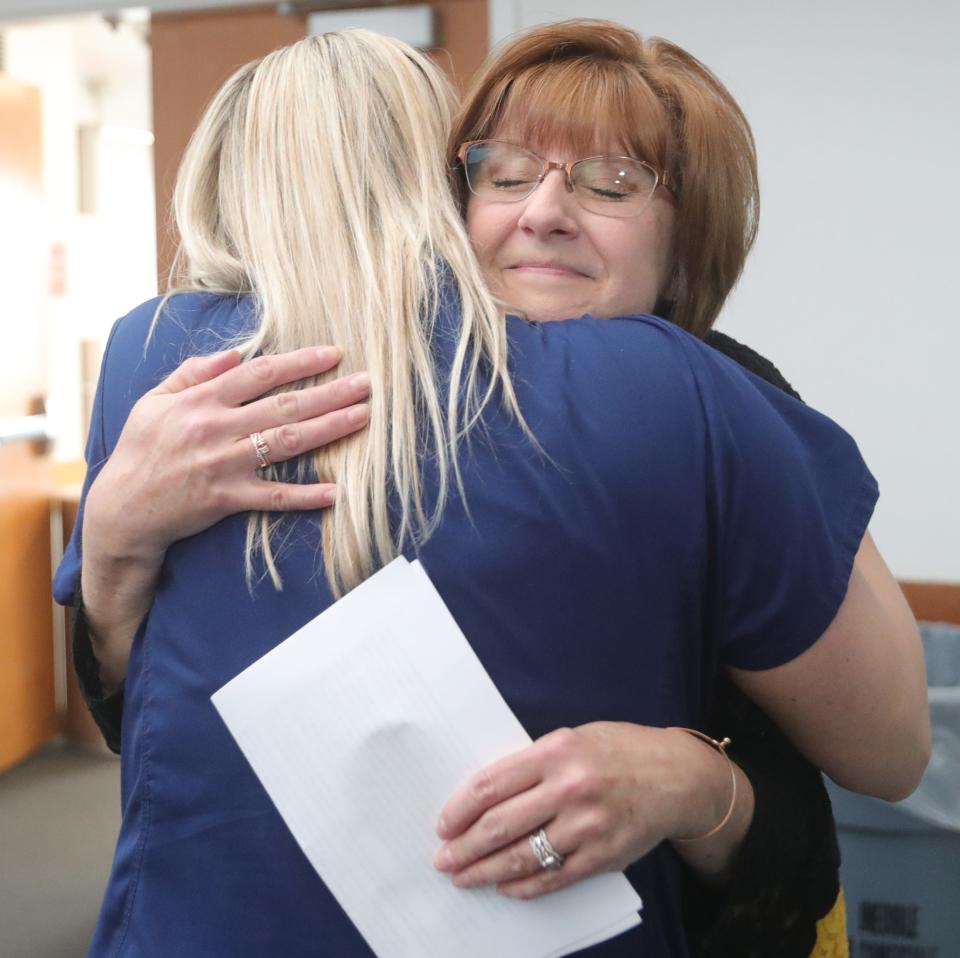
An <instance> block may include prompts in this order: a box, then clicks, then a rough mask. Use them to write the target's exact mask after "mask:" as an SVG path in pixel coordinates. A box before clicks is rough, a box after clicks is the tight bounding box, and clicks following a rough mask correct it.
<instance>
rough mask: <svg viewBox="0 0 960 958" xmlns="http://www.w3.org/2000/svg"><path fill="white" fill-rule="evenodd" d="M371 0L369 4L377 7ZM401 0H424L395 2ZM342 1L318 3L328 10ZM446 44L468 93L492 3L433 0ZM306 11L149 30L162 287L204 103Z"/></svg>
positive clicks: (218, 17) (224, 13)
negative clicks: (184, 167)
mask: <svg viewBox="0 0 960 958" xmlns="http://www.w3.org/2000/svg"><path fill="white" fill-rule="evenodd" d="M378 2H381V0H371V2H369V3H366V4H363V5H364V6H376V5H377V3H378ZM396 2H397V4H398V5H399V4H407V3H422V2H423V0H396ZM357 5H358V4H357V3H355V2H354V3H350V2H349V0H345V2H343V3H342V4H335V3H324V4H318V7H322V9H324V10H330V9H335V8H337V7H338V6H339V7H342V8H348V7H350V6H357ZM430 5H431V6H432V7H433V9H434V13H435V15H436V22H437V27H438V32H439V37H440V44H441V46H440V48H438V49H436V50H432V51H430V54H431V56H432V57H433V58H434V60H435V62H436V63H437V64H438V65H439V66H440V67H442V68H443V70H444V71H446V73H447V75H448V76H449V77H450V78H451V80H453V82H454V83H455V84H456V85H457V87H458V88H459V89H460V90H461V92H462V90H463V88H464V86H465V85H466V83H467V82H468V81H469V79H470V77H471V76H472V75H473V73H474V72H475V71H476V70H477V68H478V67H479V66H480V64H481V63H482V62H483V60H484V58H485V57H486V55H487V47H488V44H487V36H488V27H487V0H432V2H431V3H430ZM306 32H307V23H306V15H305V14H291V15H285V14H281V13H278V12H277V7H276V5H273V6H269V7H268V6H264V7H245V8H242V9H237V8H234V9H226V10H220V9H212V10H204V11H200V12H191V13H166V14H154V16H153V18H152V20H151V27H150V47H151V52H152V57H153V124H154V136H155V142H154V163H155V182H156V191H157V276H158V282H159V287H160V289H166V288H167V275H168V273H169V270H170V263H171V262H172V260H173V253H174V250H175V234H174V230H173V228H172V226H171V223H170V198H171V194H172V192H173V185H174V182H175V180H176V175H177V167H178V166H179V165H180V158H181V156H182V155H183V150H184V148H185V147H186V145H187V141H188V140H189V138H190V134H191V133H192V132H193V129H194V127H195V126H196V125H197V121H198V120H199V119H200V116H201V114H202V113H203V109H204V107H205V106H206V105H207V103H208V102H209V101H210V98H211V97H212V96H213V94H214V93H215V92H216V90H217V88H218V87H219V86H220V85H221V84H222V83H223V82H224V81H225V80H226V79H227V77H229V76H230V74H231V73H232V72H233V71H234V70H235V69H237V67H239V66H242V65H243V64H244V63H247V62H248V61H250V60H253V59H256V58H257V57H261V56H264V55H265V54H267V53H269V52H270V51H271V50H274V49H276V48H277V47H279V46H283V45H284V44H287V43H294V42H295V41H296V40H299V39H300V38H301V37H304V36H306Z"/></svg>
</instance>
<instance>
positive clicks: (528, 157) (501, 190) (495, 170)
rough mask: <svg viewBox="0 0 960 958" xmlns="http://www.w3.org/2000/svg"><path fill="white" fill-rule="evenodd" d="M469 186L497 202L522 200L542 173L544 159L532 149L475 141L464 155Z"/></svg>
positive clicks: (488, 141) (480, 194)
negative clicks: (541, 159)
mask: <svg viewBox="0 0 960 958" xmlns="http://www.w3.org/2000/svg"><path fill="white" fill-rule="evenodd" d="M463 167H464V170H465V172H466V175H467V186H469V187H470V191H471V192H472V193H474V194H476V195H477V196H479V197H481V199H485V200H493V201H495V202H497V201H499V202H501V203H502V202H510V201H512V200H522V199H523V198H524V197H525V196H528V195H529V194H530V193H532V192H533V190H534V188H535V187H536V185H537V184H538V183H539V182H540V179H541V177H542V176H543V163H542V162H541V161H540V159H539V158H538V157H536V156H534V155H533V154H532V153H528V152H527V151H526V150H523V149H521V148H520V147H519V146H511V145H510V144H509V143H497V142H496V141H494V140H484V141H482V142H480V143H474V144H473V145H472V146H471V147H470V149H468V150H467V152H466V155H465V156H464V158H463Z"/></svg>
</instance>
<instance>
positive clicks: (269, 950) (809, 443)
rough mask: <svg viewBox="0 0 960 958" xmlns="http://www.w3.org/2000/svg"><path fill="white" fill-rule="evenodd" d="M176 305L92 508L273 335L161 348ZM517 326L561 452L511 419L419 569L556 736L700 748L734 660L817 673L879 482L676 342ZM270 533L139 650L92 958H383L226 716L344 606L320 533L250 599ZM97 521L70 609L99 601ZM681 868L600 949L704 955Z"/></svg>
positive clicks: (808, 425) (530, 416) (210, 321)
mask: <svg viewBox="0 0 960 958" xmlns="http://www.w3.org/2000/svg"><path fill="white" fill-rule="evenodd" d="M156 305H157V303H156V301H152V302H150V303H146V304H144V305H142V306H140V307H139V308H137V309H136V310H134V311H133V312H132V313H130V314H129V315H128V316H126V317H125V318H124V319H122V320H120V321H119V322H118V323H117V324H116V326H115V327H114V330H113V332H112V333H111V337H110V341H109V343H108V346H107V350H106V354H105V356H104V362H103V369H102V372H101V378H100V383H99V386H98V391H97V397H96V405H95V408H94V413H93V420H92V422H91V427H90V438H89V443H88V449H87V460H88V466H89V470H88V476H87V485H86V487H85V488H89V484H90V482H92V481H93V479H94V478H95V477H96V475H97V473H98V471H99V468H100V467H101V466H102V464H103V462H104V461H105V459H106V458H107V457H108V456H109V454H110V451H111V449H112V448H113V447H114V445H115V444H116V441H117V438H118V436H119V434H120V431H121V429H122V428H123V424H124V422H125V420H126V417H127V415H128V413H129V411H130V409H131V407H132V405H133V403H134V402H135V401H136V400H137V399H138V398H139V397H140V396H141V395H142V394H143V393H144V392H145V391H147V390H148V389H150V388H152V387H153V386H154V385H156V384H157V383H158V382H160V381H161V380H162V379H163V378H164V377H165V376H166V375H168V374H169V373H170V372H171V371H172V370H173V369H174V368H175V367H176V365H178V364H179V362H181V361H182V360H183V359H184V358H185V357H186V356H187V355H190V354H193V353H198V352H208V351H211V350H214V349H218V348H221V346H222V344H223V341H224V338H225V337H230V336H233V335H235V334H237V333H239V332H241V331H242V330H244V329H246V328H249V325H250V323H251V322H252V315H251V314H252V309H251V307H250V304H249V303H248V302H247V301H245V300H243V299H239V300H238V299H236V298H229V297H219V296H215V295H212V294H202V293H191V294H182V295H179V296H177V297H175V298H174V299H173V300H172V301H171V302H170V303H169V304H168V305H167V307H166V309H165V312H164V314H163V315H162V316H161V319H160V321H159V324H158V327H157V330H156V333H155V335H154V336H153V338H152V339H151V340H150V342H149V344H148V345H147V348H146V351H145V350H144V344H145V341H146V338H147V337H146V334H147V330H148V328H149V325H150V320H151V319H152V316H153V313H154V310H155V308H156ZM457 322H458V317H457V313H456V310H454V309H447V310H446V311H445V312H444V314H443V315H442V316H441V318H440V322H439V323H438V328H439V335H438V337H437V350H438V355H439V366H440V371H441V375H442V373H443V370H444V367H445V364H447V363H448V362H449V360H450V342H451V341H452V337H451V335H450V333H451V332H453V331H455V329H456V324H457ZM507 322H508V327H509V339H510V365H511V372H512V376H513V381H514V384H515V387H516V389H517V393H518V398H519V401H520V405H521V408H522V409H523V412H524V415H525V416H526V418H527V421H528V423H529V424H530V426H531V427H532V428H533V431H534V433H535V434H536V436H537V439H538V440H539V442H540V444H541V446H542V449H543V451H542V452H541V451H539V450H537V449H536V448H535V447H534V446H533V445H532V444H531V443H530V442H529V441H527V439H526V438H525V437H524V435H523V433H522V432H521V430H520V428H519V427H518V425H517V424H516V423H515V422H513V421H511V420H509V419H508V418H507V417H506V416H505V415H503V414H502V413H501V412H500V410H499V407H498V406H497V405H496V404H493V405H491V407H490V408H489V409H488V411H487V414H486V416H485V423H484V425H485V427H486V428H485V430H483V431H478V432H477V433H476V434H475V436H474V439H473V441H472V442H471V443H470V444H469V445H468V446H466V447H464V449H463V452H462V454H461V465H462V468H463V475H464V482H465V487H466V505H467V507H468V508H469V514H468V512H467V509H466V508H464V504H463V503H462V502H461V501H460V499H459V497H458V496H457V495H454V496H453V497H452V498H451V500H450V502H449V503H448V506H447V508H446V509H445V512H444V515H443V520H442V522H441V524H440V526H439V527H438V529H437V530H436V532H435V533H434V534H433V536H432V537H431V538H430V539H429V540H428V541H427V542H426V543H425V544H424V545H422V546H421V548H420V549H419V551H418V553H417V555H418V556H419V558H420V560H421V561H422V562H423V565H424V567H425V568H426V570H427V572H428V574H429V575H430V577H431V579H432V580H433V582H434V584H435V585H436V587H437V589H438V590H439V592H440V594H441V595H442V596H443V598H444V600H445V602H446V603H447V605H448V607H449V608H450V610H451V612H452V613H453V616H454V618H455V619H456V620H457V622H458V624H459V625H460V627H461V628H462V630H463V632H464V633H465V635H466V636H467V638H468V640H469V641H470V642H471V644H472V645H473V648H474V649H475V651H476V653H477V655H478V656H479V658H480V660H481V661H482V662H483V664H484V666H485V667H486V669H487V670H488V672H489V673H490V675H491V677H492V678H493V681H494V682H495V683H496V685H497V687H498V688H499V690H500V691H501V693H502V694H503V696H504V698H505V699H506V701H507V702H508V703H509V705H510V707H511V708H512V709H513V711H514V712H515V714H516V715H517V717H518V718H519V720H520V721H521V723H522V724H523V725H524V727H525V728H526V730H527V731H528V733H529V734H530V735H531V736H532V737H533V738H537V737H539V736H541V735H543V734H545V733H546V732H549V731H551V730H553V729H556V728H559V727H563V726H577V725H581V724H583V723H586V722H591V721H598V720H607V721H625V722H635V723H639V724H644V725H653V726H668V725H685V726H693V727H696V726H698V725H700V724H701V722H702V720H703V718H704V716H705V712H706V708H707V706H708V704H709V699H710V694H711V691H712V689H713V687H714V684H715V680H716V676H717V671H718V669H720V668H721V667H722V666H723V665H734V666H737V667H740V668H746V669H766V668H770V667H773V666H776V665H779V664H782V663H784V662H787V661H790V660H791V659H793V658H795V657H796V656H797V655H799V654H800V653H801V652H803V651H804V650H805V649H807V648H808V647H809V646H810V645H811V644H813V643H814V642H815V641H816V640H817V638H819V636H820V635H821V634H822V633H823V631H824V630H825V629H826V627H827V626H828V625H829V623H830V622H831V621H832V619H833V617H834V615H835V613H836V611H837V609H838V607H839V605H840V603H841V601H842V599H843V596H844V594H845V592H846V587H847V582H848V579H849V575H850V570H851V566H852V562H853V558H854V555H855V553H856V551H857V548H858V546H859V543H860V540H861V538H862V536H863V533H864V531H865V529H866V526H867V522H868V520H869V517H870V514H871V512H872V509H873V506H874V503H875V501H876V496H877V489H876V484H875V482H874V480H873V478H872V476H871V475H870V473H869V472H868V471H867V469H866V467H865V466H864V464H863V461H862V459H861V457H860V455H859V453H858V451H857V448H856V445H855V444H854V442H853V440H852V439H851V438H850V437H849V436H848V435H847V434H846V433H845V432H843V430H841V429H840V428H839V427H838V426H836V425H835V424H834V423H833V422H831V421H830V420H829V419H827V418H825V417H824V416H822V415H820V414H818V413H817V412H815V411H813V410H811V409H809V408H808V407H806V406H804V405H802V404H801V403H799V402H797V401H796V400H794V399H792V398H790V397H789V396H786V395H784V394H783V393H781V392H780V391H779V390H777V389H775V388H774V387H771V386H769V385H768V384H766V383H765V382H763V381H762V380H760V379H758V378H756V377H754V376H751V375H750V374H749V373H746V372H744V371H743V370H742V369H741V368H740V367H738V366H737V365H736V364H735V363H733V362H732V361H730V360H728V359H726V358H725V357H723V356H721V355H719V354H717V353H716V352H714V351H713V350H711V349H709V348H708V347H706V346H704V345H703V344H702V343H700V342H699V341H698V340H696V339H694V338H693V337H691V336H689V335H687V334H686V333H684V332H683V331H681V330H680V329H678V328H677V327H675V326H673V325H671V324H669V323H667V322H664V321H662V320H659V319H655V318H653V317H649V316H640V317H632V318H626V319H616V320H594V319H591V318H589V317H584V318H582V319H579V320H571V321H567V322H558V323H547V324H542V325H532V324H528V323H526V322H524V321H523V320H521V319H518V318H516V317H510V318H508V320H507ZM445 334H446V335H445ZM544 453H545V454H546V455H545V454H544ZM251 457H252V452H251ZM251 465H252V463H251ZM428 481H429V475H428ZM431 494H432V493H430V492H429V491H428V498H429V496H430V495H431ZM81 508H82V504H81ZM246 521H247V520H246V516H234V517H231V518H228V519H225V520H224V521H222V522H220V523H218V524H217V525H215V526H214V527H213V528H211V529H209V530H207V531H206V532H204V533H202V534H200V535H197V536H194V537H192V538H190V539H187V540H184V541H182V542H179V543H177V544H176V545H174V546H173V547H171V549H170V550H169V552H168V554H167V557H166V561H165V563H164V567H163V572H162V576H161V579H160V582H159V586H158V589H157V594H156V600H155V602H154V605H153V607H152V609H151V611H150V613H149V615H148V616H147V618H146V620H145V621H144V623H143V624H142V626H141V628H140V630H139V632H138V634H137V636H136V638H135V640H134V645H133V649H132V653H131V658H130V665H129V671H128V674H127V679H126V699H125V704H124V715H123V728H124V732H123V749H122V784H121V791H122V795H121V799H122V806H123V808H122V811H123V819H122V825H121V831H120V836H119V839H118V843H117V850H116V855H115V858H114V863H113V869H112V872H111V876H110V880H109V884H108V887H107V890H106V894H105V898H104V903H103V906H102V910H101V915H100V920H99V923H98V925H97V930H96V933H95V936H94V941H93V944H92V946H91V952H90V953H91V954H92V955H96V956H101V955H111V956H112V955H126V956H141V955H143V956H154V955H156V956H162V958H171V956H193V955H196V956H209V955H217V956H220V955H231V956H250V958H254V956H256V958H261V956H264V955H283V956H285V958H299V956H308V955H310V956H330V958H353V956H358V958H359V956H369V955H370V954H371V953H370V951H369V949H368V948H367V946H366V944H365V943H364V941H363V940H362V938H361V937H360V935H359V934H358V933H357V931H356V930H355V929H354V927H353V926H352V924H351V923H350V922H349V920H348V919H347V918H346V916H345V915H344V914H343V912H342V911H341V910H340V908H339V906H338V905H337V903H336V901H335V900H334V899H333V898H332V896H331V895H330V893H329V892H328V891H327V889H326V887H325V886H324V884H323V882H322V881H321V879H320V878H319V877H318V876H317V875H316V873H315V872H314V871H313V870H312V868H311V866H310V865H309V863H308V862H307V859H306V858H305V857H304V855H303V854H302V853H301V851H300V850H299V848H298V847H297V845H296V843H295V842H294V841H293V838H292V837H291V836H290V834H289V832H288V831H287V829H286V827H285V826H284V824H283V822H282V820H281V819H280V817H279V815H278V813H277V812H276V810H275V809H274V808H273V806H272V804H271V803H270V800H269V798H268V797H267V795H266V793H265V792H264V790H263V788H262V787H261V786H260V784H259V782H258V781H257V779H256V777H255V776H254V774H253V772H252V771H251V770H250V768H249V766H248V765H247V764H246V761H245V760H244V759H243V757H242V755H241V753H240V751H239V749H238V748H237V746H236V744H235V743H234V742H233V739H232V738H231V736H230V734H229V733H228V732H227V729H226V727H225V726H224V725H223V723H222V722H221V720H220V718H219V716H218V715H217V713H216V711H215V710H214V708H213V706H212V704H211V703H210V696H211V694H212V693H213V692H215V691H216V690H217V689H218V688H220V687H221V686H222V685H223V684H224V683H226V682H227V681H229V680H230V679H231V678H233V677H234V676H235V675H236V674H237V673H239V672H240V671H242V670H243V669H245V668H246V667H247V666H248V665H250V664H251V663H252V662H254V661H255V660H256V659H258V658H259V657H260V656H262V655H264V654H265V653H266V652H268V651H269V650H270V649H271V648H272V647H273V646H275V645H276V644H277V643H279V642H281V641H283V639H285V638H286V637H287V636H289V635H290V634H291V633H293V632H295V631H296V630H297V629H299V628H300V627H301V626H302V625H304V624H305V623H306V622H307V621H308V620H310V619H311V618H313V617H314V616H316V615H317V614H319V613H320V612H321V611H323V609H325V608H326V607H327V606H328V605H329V604H330V603H331V601H332V598H331V595H330V593H329V591H328V589H327V586H326V583H325V580H324V577H323V572H322V564H321V559H320V553H319V527H318V523H317V520H316V517H312V516H306V515H305V516H300V517H294V518H291V519H290V520H289V526H288V530H287V531H288V534H287V535H286V536H285V538H284V545H283V547H282V549H281V550H280V555H279V559H278V564H279V568H280V572H281V574H282V576H283V580H284V589H283V591H282V592H276V591H274V589H273V587H272V586H271V585H270V583H269V580H266V581H264V582H263V583H261V584H259V585H258V586H257V587H256V588H255V589H254V590H253V592H252V593H251V591H249V590H248V589H247V587H246V584H245V581H244V574H243V548H244V536H245V529H246ZM81 526H82V516H81V517H79V518H78V521H77V524H76V528H75V532H74V536H73V538H72V540H71V542H70V546H69V548H68V551H67V554H66V556H65V557H64V560H63V562H62V564H61V566H60V568H59V569H58V571H57V575H56V579H55V593H56V596H57V598H58V600H59V601H61V602H69V601H71V598H72V596H73V593H74V592H75V590H76V589H77V588H78V586H79V576H80V561H81V542H80V529H81ZM407 555H408V558H413V557H414V553H413V552H412V551H409V552H408V553H407ZM317 748H319V749H322V748H323V729H318V730H317ZM317 814H318V815H322V814H323V809H322V808H318V809H317ZM679 868H680V865H679V862H678V860H677V859H676V857H675V856H674V854H673V853H672V850H671V849H670V848H669V846H668V845H661V846H660V847H658V848H657V849H655V850H654V851H653V852H651V853H650V854H649V855H647V856H646V857H644V858H643V859H641V860H640V861H639V862H637V863H635V864H634V865H633V866H631V868H630V869H628V871H627V875H628V877H629V879H630V880H631V882H632V883H633V884H634V886H635V887H636V888H637V890H638V891H639V893H640V895H641V897H642V898H643V900H644V905H645V907H644V912H643V924H642V925H641V926H640V927H639V928H637V929H634V930H632V931H630V932H627V933H626V934H624V935H621V936H619V937H618V938H615V939H613V940H611V941H609V942H606V943H604V944H601V945H598V946H596V947H594V948H592V949H589V950H588V951H587V952H584V954H589V955H590V956H596V958H616V956H624V958H625V956H628V955H630V956H637V955H643V956H644V958H679V956H683V955H685V954H686V948H685V944H684V940H683V932H682V927H681V920H680V882H679ZM383 907H385V908H386V907H390V904H389V902H388V901H384V902H383ZM424 954H425V955H426V954H428V952H427V950H426V947H425V950H424Z"/></svg>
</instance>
